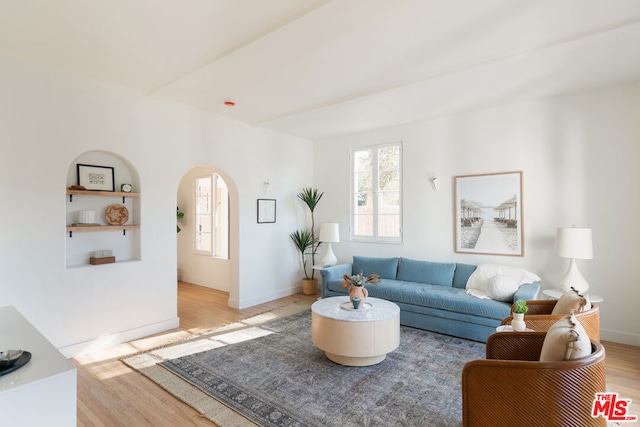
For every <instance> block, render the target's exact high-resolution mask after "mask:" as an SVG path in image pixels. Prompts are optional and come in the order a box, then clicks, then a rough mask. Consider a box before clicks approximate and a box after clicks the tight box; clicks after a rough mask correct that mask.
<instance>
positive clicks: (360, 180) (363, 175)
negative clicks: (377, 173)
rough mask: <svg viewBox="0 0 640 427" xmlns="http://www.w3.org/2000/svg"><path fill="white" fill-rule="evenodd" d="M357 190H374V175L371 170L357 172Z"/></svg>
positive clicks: (355, 176)
mask: <svg viewBox="0 0 640 427" xmlns="http://www.w3.org/2000/svg"><path fill="white" fill-rule="evenodd" d="M354 179H355V185H356V191H357V192H362V191H373V176H372V174H371V171H367V172H357V173H356V174H355V175H354Z"/></svg>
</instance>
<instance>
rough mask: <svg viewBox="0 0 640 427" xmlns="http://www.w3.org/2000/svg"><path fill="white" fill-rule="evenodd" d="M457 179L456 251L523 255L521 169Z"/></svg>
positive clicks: (455, 186) (458, 177) (455, 188)
mask: <svg viewBox="0 0 640 427" xmlns="http://www.w3.org/2000/svg"><path fill="white" fill-rule="evenodd" d="M454 179H455V185H454V191H455V196H454V200H455V215H454V217H455V239H456V242H455V243H456V252H460V253H471V254H488V255H512V256H524V236H523V231H522V230H523V229H524V228H523V222H522V219H523V218H522V212H523V210H522V171H518V172H501V173H489V174H482V175H464V176H456V177H454Z"/></svg>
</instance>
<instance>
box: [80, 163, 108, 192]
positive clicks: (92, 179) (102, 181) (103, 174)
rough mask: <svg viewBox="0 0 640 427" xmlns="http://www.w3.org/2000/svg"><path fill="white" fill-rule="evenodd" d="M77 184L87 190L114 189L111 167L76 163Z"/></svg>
mask: <svg viewBox="0 0 640 427" xmlns="http://www.w3.org/2000/svg"><path fill="white" fill-rule="evenodd" d="M78 185H81V186H83V187H84V188H86V189H87V190H95V191H115V186H114V172H113V168H112V167H110V166H96V165H81V164H79V163H78Z"/></svg>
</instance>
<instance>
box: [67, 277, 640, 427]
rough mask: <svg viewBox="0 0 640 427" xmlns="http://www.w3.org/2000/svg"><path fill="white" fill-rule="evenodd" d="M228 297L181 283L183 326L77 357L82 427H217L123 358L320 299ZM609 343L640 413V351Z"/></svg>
mask: <svg viewBox="0 0 640 427" xmlns="http://www.w3.org/2000/svg"><path fill="white" fill-rule="evenodd" d="M227 298H228V294H227V293H225V292H220V291H216V290H213V289H209V288H205V287H202V286H196V285H192V284H188V283H182V282H181V283H179V284H178V316H179V317H180V327H179V328H177V329H174V330H171V331H167V332H165V333H161V334H158V335H154V336H151V337H147V338H143V339H139V340H136V341H132V342H129V343H125V344H120V345H116V346H113V347H110V348H108V349H104V350H100V351H96V352H93V353H91V354H84V355H82V356H78V357H77V358H75V359H72V362H73V363H74V365H75V366H76V367H77V369H78V426H79V427H80V426H87V427H89V426H104V427H117V426H123V427H124V426H126V427H132V426H154V427H156V426H158V427H161V426H177V425H179V426H208V427H211V426H213V425H214V424H213V423H211V422H210V421H208V420H206V419H204V418H202V417H200V415H199V414H198V413H197V412H196V411H195V410H193V409H192V408H191V407H190V406H188V405H186V404H184V403H182V402H180V401H179V400H177V399H175V398H174V397H173V396H171V395H170V394H169V393H167V392H166V391H164V390H163V389H161V388H160V387H158V386H157V385H156V384H155V383H153V382H151V381H150V380H148V379H147V378H146V377H144V376H143V375H141V374H139V373H137V372H135V371H133V370H132V369H130V368H128V367H127V366H125V365H124V364H123V363H122V362H120V360H119V359H120V358H122V357H125V356H127V355H130V354H134V353H137V352H139V351H144V350H148V349H151V348H154V347H157V346H159V345H162V344H165V343H167V342H171V341H175V340H176V339H179V338H184V337H188V336H190V335H194V334H198V333H201V332H203V331H206V330H209V329H212V328H215V327H217V326H221V325H224V324H227V323H230V322H234V321H237V320H240V319H244V318H247V317H251V316H254V315H256V314H259V313H262V312H265V311H269V310H273V309H275V308H278V307H282V306H285V305H288V304H292V303H294V302H296V301H301V300H304V299H308V300H315V299H316V298H317V296H305V295H302V294H298V295H293V296H290V297H286V298H282V299H279V300H276V301H272V302H269V303H266V304H261V305H258V306H255V307H250V308H247V309H244V310H234V309H231V308H229V307H227ZM603 344H604V346H605V349H606V352H607V359H606V365H607V381H608V383H609V385H610V387H611V388H612V389H614V390H616V391H617V392H618V393H620V395H621V397H622V398H626V399H631V400H632V405H631V408H630V410H629V414H632V415H640V347H634V346H628V345H623V344H616V343H610V342H603Z"/></svg>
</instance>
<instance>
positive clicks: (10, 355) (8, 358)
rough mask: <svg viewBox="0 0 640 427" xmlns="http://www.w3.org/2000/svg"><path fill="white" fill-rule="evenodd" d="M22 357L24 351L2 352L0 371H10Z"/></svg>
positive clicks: (0, 354) (0, 355)
mask: <svg viewBox="0 0 640 427" xmlns="http://www.w3.org/2000/svg"><path fill="white" fill-rule="evenodd" d="M20 356H22V350H7V351H0V370H5V369H9V368H10V367H12V366H13V365H14V364H15V363H16V362H17V361H18V359H19V358H20Z"/></svg>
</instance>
